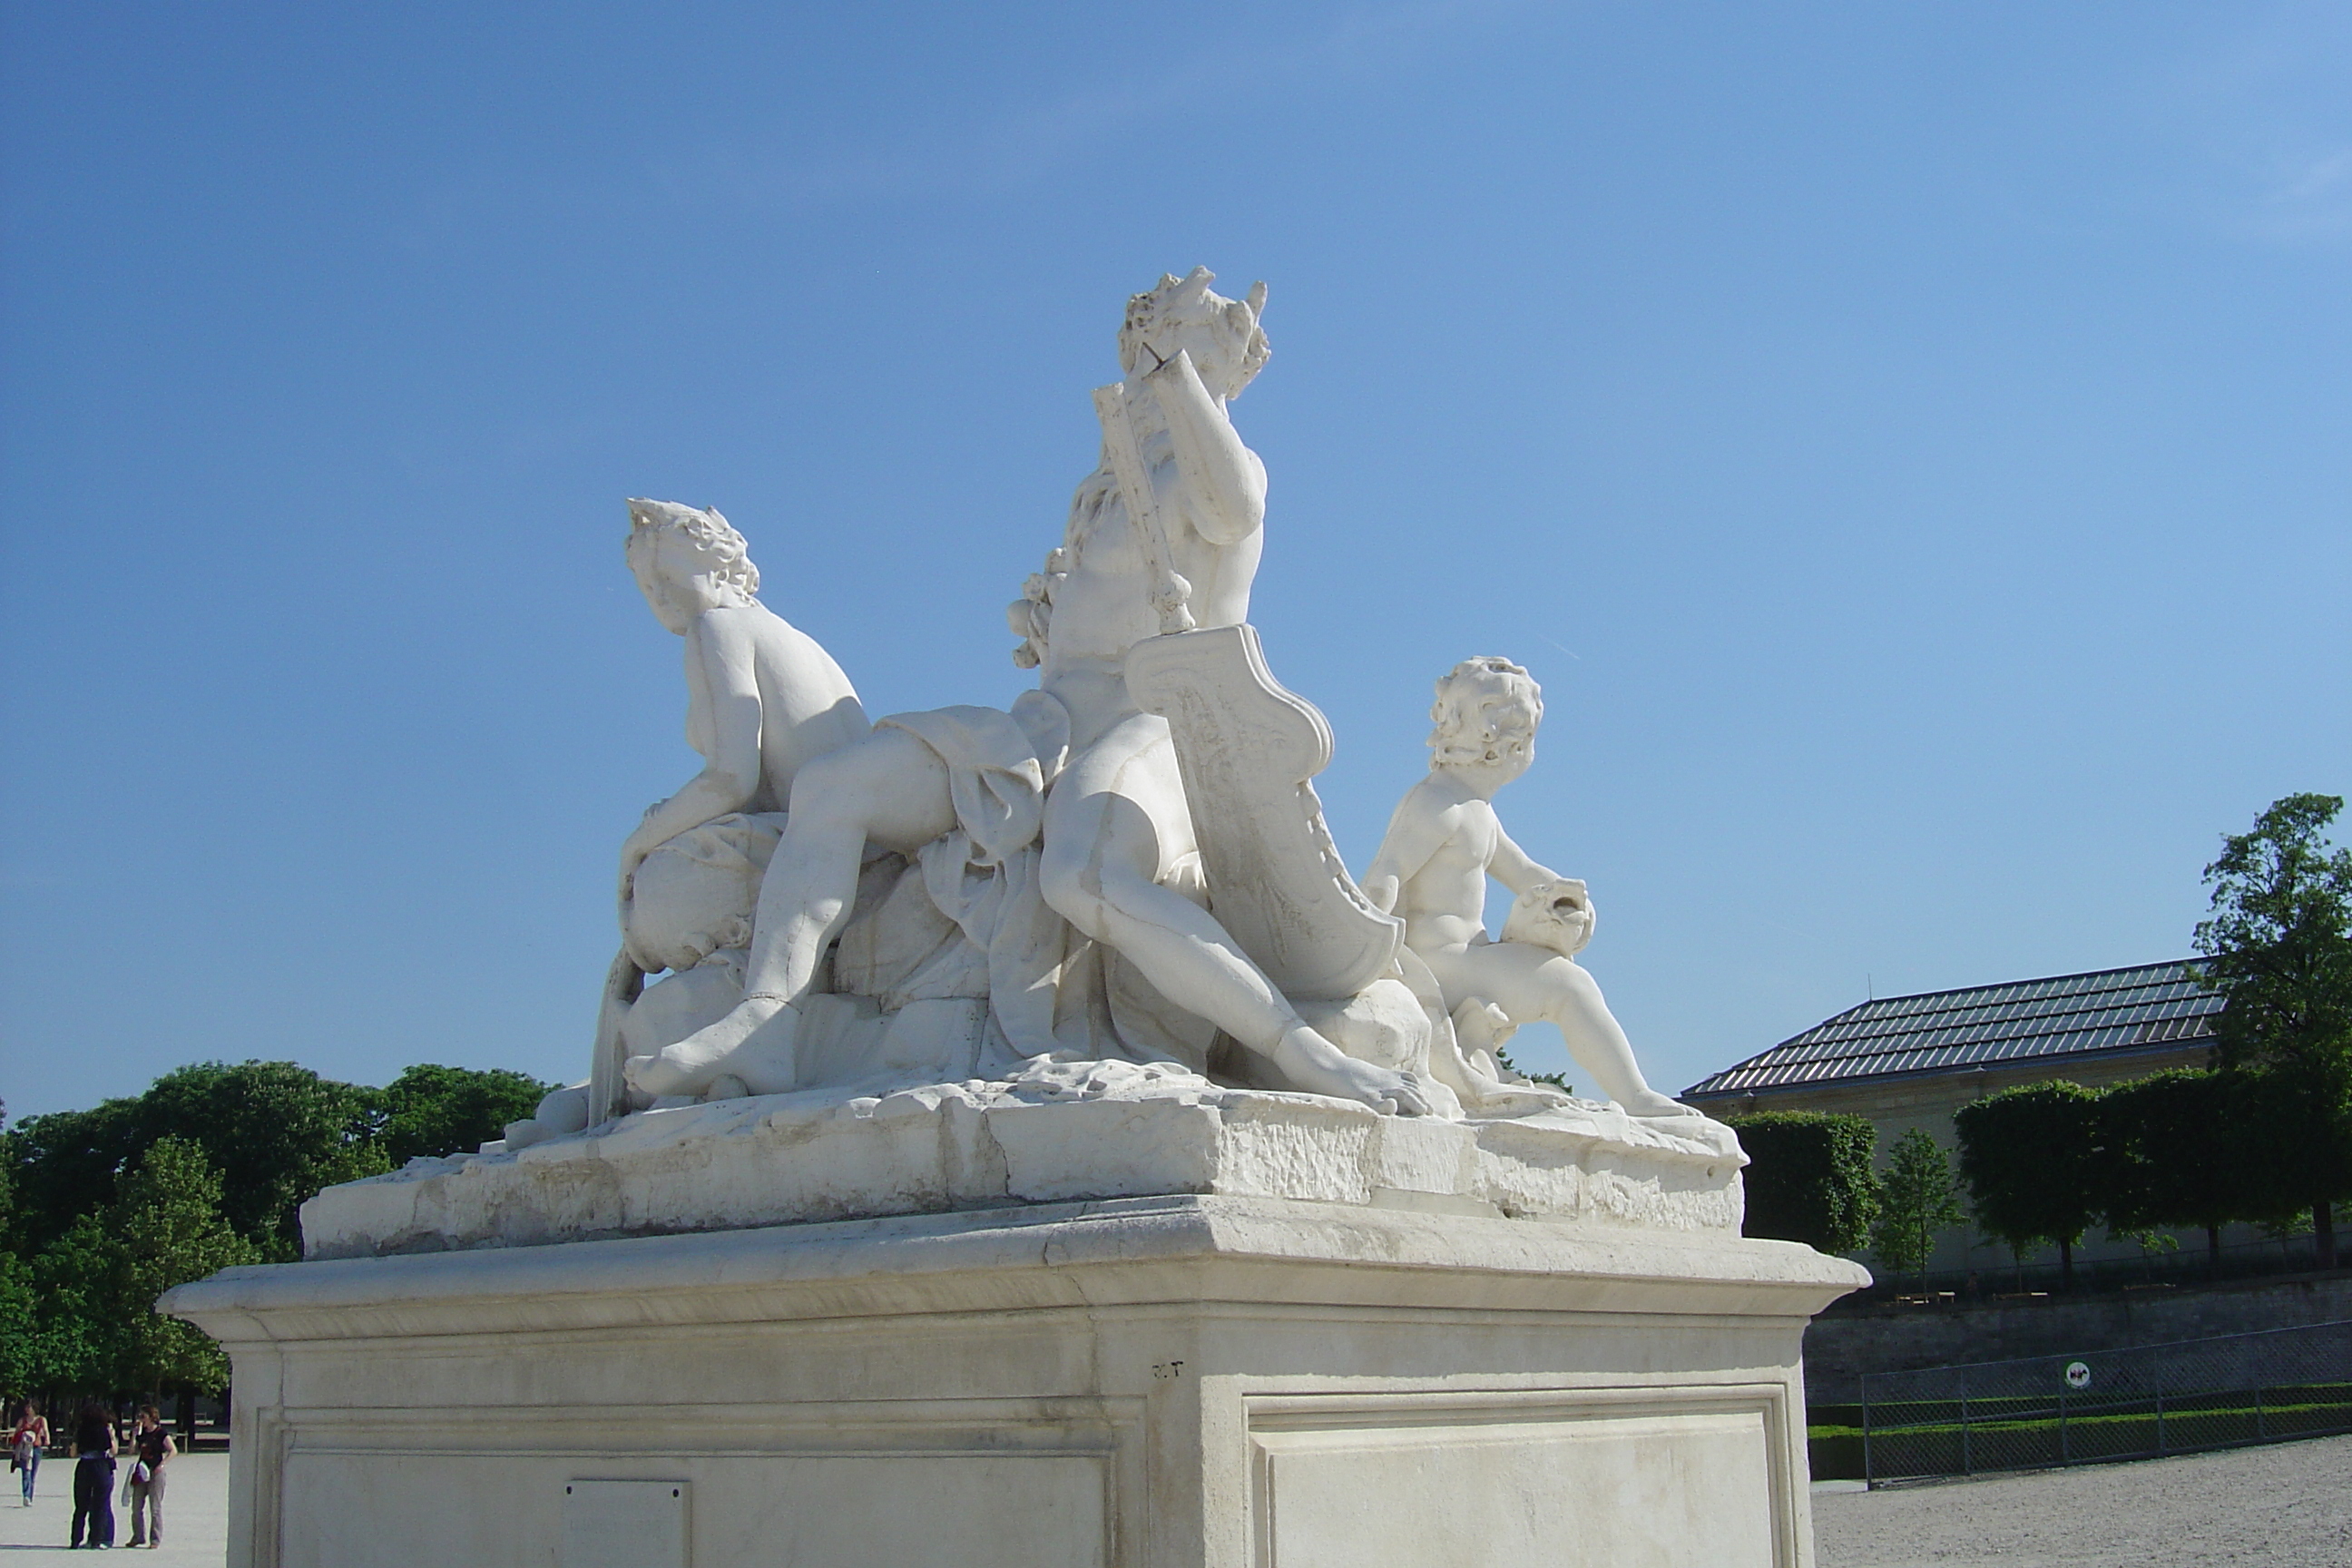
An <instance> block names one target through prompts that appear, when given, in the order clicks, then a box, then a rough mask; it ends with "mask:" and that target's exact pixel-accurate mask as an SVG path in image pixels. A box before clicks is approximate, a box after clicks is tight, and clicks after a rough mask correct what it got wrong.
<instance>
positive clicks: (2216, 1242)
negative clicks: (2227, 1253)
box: [2205, 1225, 2221, 1279]
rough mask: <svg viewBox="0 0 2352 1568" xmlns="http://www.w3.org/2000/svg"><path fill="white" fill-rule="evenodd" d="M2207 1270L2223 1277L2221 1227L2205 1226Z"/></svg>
mask: <svg viewBox="0 0 2352 1568" xmlns="http://www.w3.org/2000/svg"><path fill="white" fill-rule="evenodd" d="M2205 1271H2206V1272H2207V1273H2209V1274H2210V1275H2212V1276H2213V1278H2214V1279H2220V1278H2221V1226H2218V1225H2209V1226H2206V1227H2205Z"/></svg>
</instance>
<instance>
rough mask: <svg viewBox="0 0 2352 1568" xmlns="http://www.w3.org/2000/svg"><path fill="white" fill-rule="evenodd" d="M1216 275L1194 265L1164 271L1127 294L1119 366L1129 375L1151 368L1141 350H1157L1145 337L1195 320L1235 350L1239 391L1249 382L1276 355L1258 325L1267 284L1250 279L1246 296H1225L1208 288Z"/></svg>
mask: <svg viewBox="0 0 2352 1568" xmlns="http://www.w3.org/2000/svg"><path fill="white" fill-rule="evenodd" d="M1216 276H1217V275H1216V274H1215V273H1213V272H1212V271H1210V270H1209V269H1208V268H1205V267H1195V268H1192V271H1191V272H1190V273H1189V274H1187V275H1186V276H1184V277H1182V278H1179V277H1177V276H1176V275H1175V274H1174V273H1172V272H1163V273H1161V274H1160V281H1159V283H1158V284H1157V285H1155V286H1154V287H1152V288H1150V289H1146V290H1144V291H1143V292H1142V293H1140V294H1135V295H1130V296H1129V299H1128V301H1127V320H1126V321H1124V322H1123V323H1121V324H1120V326H1119V329H1118V363H1119V368H1120V369H1122V370H1124V371H1126V372H1127V373H1128V374H1129V375H1133V374H1135V373H1136V372H1138V371H1139V370H1150V369H1151V368H1152V367H1151V366H1150V365H1149V364H1146V363H1143V361H1144V356H1145V354H1146V353H1147V352H1149V353H1152V354H1154V355H1156V354H1157V353H1158V352H1159V351H1157V350H1154V349H1150V347H1149V340H1150V338H1151V337H1152V336H1153V335H1154V334H1156V333H1158V332H1160V331H1163V330H1165V329H1166V328H1169V327H1171V326H1178V325H1181V324H1184V323H1186V322H1190V321H1199V322H1202V323H1205V324H1206V325H1208V326H1209V327H1211V328H1212V329H1213V331H1215V332H1216V333H1217V335H1218V336H1219V337H1221V338H1222V339H1223V340H1224V342H1225V345H1226V347H1227V349H1228V351H1229V352H1230V353H1232V354H1233V363H1234V376H1235V381H1236V385H1235V389H1234V390H1235V395H1239V389H1240V387H1242V386H1245V385H1247V384H1249V382H1250V381H1251V379H1252V378H1253V377H1255V375H1256V374H1257V373H1258V372H1259V371H1262V370H1264V369H1265V362H1266V361H1267V360H1269V359H1271V358H1272V357H1273V356H1274V349H1273V347H1272V345H1270V344H1269V343H1268V342H1266V337H1265V329H1264V328H1263V327H1261V326H1259V325H1258V318H1259V317H1260V315H1261V314H1263V313H1264V311H1265V284H1263V283H1259V284H1255V285H1254V286H1253V287H1252V288H1251V289H1250V292H1249V298H1248V299H1246V300H1228V299H1226V298H1225V297H1224V296H1223V295H1222V294H1216V293H1213V292H1211V291H1210V289H1209V285H1210V284H1211V283H1213V282H1214V281H1215V280H1216Z"/></svg>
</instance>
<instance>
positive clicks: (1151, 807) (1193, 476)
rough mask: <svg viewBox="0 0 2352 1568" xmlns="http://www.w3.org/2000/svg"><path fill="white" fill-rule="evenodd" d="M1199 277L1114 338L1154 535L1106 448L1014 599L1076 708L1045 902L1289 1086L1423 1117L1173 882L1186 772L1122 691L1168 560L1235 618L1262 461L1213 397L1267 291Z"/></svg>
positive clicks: (1242, 356) (1238, 376) (1200, 620)
mask: <svg viewBox="0 0 2352 1568" xmlns="http://www.w3.org/2000/svg"><path fill="white" fill-rule="evenodd" d="M1211 281H1212V274H1211V273H1210V272H1209V270H1208V268H1194V270H1193V271H1192V274H1191V275H1190V276H1189V277H1187V278H1184V279H1181V280H1180V279H1176V278H1173V277H1166V278H1162V279H1160V285H1159V287H1158V288H1156V289H1152V290H1150V292H1149V293H1144V294H1139V295H1137V296H1135V297H1134V298H1133V299H1132V300H1129V301H1128V310H1127V321H1126V323H1125V325H1124V326H1123V327H1122V328H1121V330H1120V331H1119V336H1118V346H1119V363H1120V368H1121V369H1122V370H1123V371H1125V373H1126V387H1125V395H1124V397H1123V399H1122V400H1121V401H1122V402H1123V403H1124V405H1125V406H1126V408H1127V409H1128V411H1129V415H1130V416H1131V417H1132V419H1133V438H1134V441H1135V444H1136V447H1138V448H1139V456H1140V458H1141V464H1142V469H1143V479H1144V480H1145V482H1147V483H1149V484H1150V487H1151V489H1152V492H1153V495H1154V497H1155V499H1156V500H1157V502H1158V506H1157V510H1158V512H1159V514H1160V515H1159V520H1158V521H1159V523H1160V527H1159V528H1158V529H1157V530H1156V533H1157V534H1158V535H1159V537H1157V538H1150V537H1146V535H1145V531H1144V530H1143V529H1142V528H1140V527H1139V526H1138V521H1139V520H1137V519H1134V518H1132V517H1130V516H1129V510H1128V505H1127V501H1126V500H1125V498H1124V496H1123V495H1122V492H1121V487H1120V485H1119V481H1118V477H1117V474H1116V471H1115V468H1114V465H1113V461H1112V458H1111V451H1112V447H1111V445H1110V442H1109V441H1108V440H1107V442H1106V447H1105V455H1104V459H1103V461H1102V462H1101V464H1100V465H1099V466H1098V467H1097V468H1096V470H1095V472H1094V473H1093V474H1092V475H1090V476H1089V477H1088V478H1087V480H1086V482H1085V483H1083V484H1082V485H1080V486H1079V487H1078V493H1077V496H1076V500H1074V501H1073V502H1072V504H1071V512H1070V521H1069V524H1068V528H1067V530H1066V533H1065V536H1064V539H1063V543H1062V547H1061V548H1060V549H1059V550H1056V551H1055V552H1053V553H1052V554H1051V555H1049V556H1048V557H1047V559H1046V570H1045V574H1042V575H1041V577H1040V579H1039V580H1037V581H1036V582H1034V583H1033V584H1032V587H1031V589H1030V590H1029V593H1028V595H1027V596H1026V598H1024V601H1023V602H1022V603H1020V604H1016V605H1014V606H1013V620H1014V629H1015V630H1017V631H1020V632H1022V633H1024V636H1025V637H1027V639H1028V640H1027V642H1026V643H1024V648H1023V655H1025V656H1027V658H1030V659H1034V660H1035V661H1036V662H1038V663H1039V664H1040V665H1041V666H1042V668H1041V669H1040V671H1039V684H1040V686H1041V687H1042V689H1044V690H1045V692H1046V693H1047V694H1048V695H1050V696H1052V697H1053V698H1054V699H1055V700H1057V701H1058V702H1060V704H1061V705H1062V707H1063V708H1064V709H1065V710H1066V711H1067V712H1068V714H1069V717H1070V754H1069V761H1068V763H1066V765H1065V766H1064V768H1063V770H1062V773H1061V776H1060V777H1059V778H1058V779H1057V780H1056V781H1055V784H1054V787H1053V791H1052V793H1051V794H1050V795H1047V796H1046V799H1045V859H1044V866H1043V868H1042V878H1043V888H1044V892H1045V901H1046V902H1047V903H1048V904H1050V905H1051V906H1052V907H1053V908H1054V910H1055V911H1056V912H1057V913H1059V914H1060V915H1061V916H1062V917H1063V918H1064V919H1065V920H1066V921H1069V922H1070V923H1071V924H1072V925H1074V926H1076V928H1077V929H1078V930H1080V931H1084V932H1086V933H1087V935H1088V936H1091V937H1093V938H1095V939H1096V940H1097V941H1098V942H1104V943H1107V944H1108V945H1109V946H1111V947H1113V948H1116V949H1117V950H1118V952H1119V953H1120V954H1121V955H1122V956H1123V957H1124V958H1125V959H1126V960H1127V961H1128V962H1129V963H1132V964H1133V965H1134V966H1135V967H1136V968H1137V969H1138V970H1139V971H1140V972H1141V973H1142V974H1143V976H1144V978H1145V979H1147V980H1149V981H1150V983H1151V984H1152V985H1153V986H1154V987H1155V988H1156V989H1157V990H1158V991H1159V992H1160V994H1162V995H1164V996H1166V997H1167V998H1168V999H1169V1000H1170V1001H1171V1002H1173V1003H1175V1004H1176V1005H1179V1006H1181V1007H1182V1008H1184V1009H1185V1010H1186V1011H1188V1012H1190V1013H1192V1014H1193V1015H1194V1016H1197V1017H1201V1018H1204V1019H1207V1020H1208V1021H1209V1022H1211V1023H1213V1024H1214V1025H1216V1026H1218V1027H1219V1028H1221V1029H1223V1031H1224V1032H1225V1033H1226V1034H1228V1035H1230V1036H1232V1037H1234V1039H1236V1040H1238V1041H1240V1042H1241V1044H1242V1045H1244V1047H1248V1048H1249V1049H1250V1050H1252V1051H1254V1052H1255V1053H1257V1054H1258V1055H1259V1056H1262V1057H1265V1058H1267V1059H1269V1060H1271V1061H1272V1062H1273V1064H1274V1065H1275V1067H1276V1068H1277V1069H1278V1070H1279V1071H1280V1072H1281V1073H1282V1075H1283V1077H1284V1078H1285V1079H1287V1080H1288V1081H1289V1082H1291V1083H1293V1084H1295V1085H1297V1087H1298V1088H1301V1089H1308V1090H1312V1091H1314V1092H1316V1093H1320V1094H1330V1095H1336V1096H1340V1097H1343V1098H1347V1099H1351V1100H1363V1101H1365V1102H1367V1103H1369V1104H1372V1105H1375V1106H1379V1107H1381V1108H1382V1109H1384V1110H1404V1111H1409V1112H1413V1113H1416V1114H1418V1113H1424V1112H1426V1111H1428V1110H1429V1109H1430V1100H1429V1094H1428V1090H1427V1089H1426V1087H1425V1086H1424V1085H1423V1084H1422V1083H1420V1082H1419V1081H1418V1080H1416V1079H1414V1077H1413V1076H1412V1074H1410V1073H1402V1072H1397V1071H1393V1070H1391V1069H1389V1068H1380V1067H1376V1066H1373V1065H1372V1064H1370V1063H1368V1062H1362V1061H1358V1060H1356V1059H1355V1058H1351V1057H1349V1056H1348V1055H1347V1054H1346V1053H1345V1052H1343V1051H1341V1050H1340V1049H1339V1047H1337V1046H1335V1045H1333V1044H1332V1043H1331V1042H1330V1041H1329V1040H1328V1039H1326V1038H1324V1037H1322V1036H1321V1035H1319V1034H1318V1033H1317V1032H1316V1031H1315V1030H1314V1029H1312V1028H1310V1027H1308V1026H1307V1024H1306V1023H1305V1022H1304V1021H1303V1020H1301V1019H1300V1017H1299V1016H1298V1013H1297V1009H1296V1008H1295V1007H1293V1006H1292V1005H1290V1002H1289V1000H1288V999H1287V998H1286V997H1285V996H1284V995H1283V994H1282V993H1281V992H1280V991H1279V990H1277V989H1276V987H1275V985H1274V984H1273V983H1272V982H1270V981H1269V980H1268V979H1267V978H1266V976H1265V973H1264V972H1263V971H1262V970H1260V969H1259V967H1258V966H1257V965H1256V964H1255V963H1253V962H1252V961H1251V960H1250V958H1249V956H1248V955H1247V954H1246V953H1244V952H1242V950H1241V948H1240V946H1239V944H1237V943H1236V942H1234V939H1233V937H1232V936H1231V935H1230V934H1229V933H1228V932H1227V931H1226V930H1225V928H1224V927H1223V925H1221V924H1219V923H1218V921H1217V919H1216V917H1215V916H1214V915H1213V914H1211V913H1210V912H1209V911H1208V910H1206V909H1204V908H1202V905H1201V903H1200V902H1198V901H1196V896H1187V892H1186V891H1183V890H1180V887H1181V879H1184V878H1185V877H1186V874H1187V873H1188V872H1192V875H1191V878H1190V880H1191V882H1192V886H1193V887H1196V888H1197V886H1198V880H1199V879H1198V876H1197V872H1195V871H1193V868H1194V867H1196V866H1197V862H1198V856H1199V849H1198V847H1197V845H1196V843H1195V841H1194V838H1193V832H1192V812H1191V810H1190V808H1189V806H1188V805H1187V803H1186V801H1185V797H1184V785H1183V780H1182V777H1181V773H1179V771H1178V767H1177V762H1176V753H1175V749H1174V746H1173V745H1172V743H1171V741H1170V738H1169V731H1168V721H1166V720H1165V719H1163V718H1160V716H1159V715H1157V714H1152V713H1146V712H1144V711H1143V710H1141V709H1140V708H1139V707H1138V706H1137V704H1136V702H1135V700H1134V698H1133V697H1132V696H1130V695H1129V691H1128V689H1127V681H1126V676H1125V672H1124V668H1123V665H1124V661H1125V659H1126V656H1127V653H1128V650H1129V648H1131V647H1134V646H1135V645H1136V644H1137V643H1139V642H1141V641H1142V640H1144V639H1145V638H1147V637H1154V636H1157V635H1159V634H1160V632H1162V631H1163V630H1166V629H1167V624H1166V619H1165V612H1166V610H1167V608H1168V606H1167V605H1166V604H1165V603H1164V599H1165V596H1166V589H1167V588H1168V586H1169V584H1168V582H1167V579H1166V573H1167V572H1168V570H1169V569H1171V568H1172V570H1173V572H1174V574H1175V586H1176V587H1177V588H1178V590H1179V591H1180V592H1182V593H1184V594H1185V595H1186V597H1185V606H1184V607H1185V608H1186V609H1188V610H1189V612H1190V615H1191V618H1192V622H1193V624H1195V625H1197V626H1239V625H1242V624H1243V623H1244V622H1246V621H1247V620H1248V619H1249V600H1250V585H1251V583H1252V581H1253V579H1254V578H1255V576H1256V574H1257V563H1258V556H1259V552H1260V551H1261V550H1262V548H1263V545H1264V534H1263V528H1264V523H1265V465H1264V464H1262V463H1261V462H1259V461H1258V458H1257V454H1255V452H1252V451H1251V450H1250V449H1249V448H1248V447H1245V446H1244V445H1243V444H1242V439H1241V437H1240V435H1239V434H1238V433H1237V432H1236V431H1235V430H1234V426H1233V421H1232V419H1231V418H1230V417H1229V416H1227V414H1226V405H1227V404H1228V403H1229V402H1230V401H1231V400H1232V399H1234V397H1237V396H1239V395H1241V392H1242V389H1243V388H1244V387H1245V386H1247V385H1248V384H1249V383H1250V381H1251V380H1252V379H1253V378H1254V377H1255V376H1256V374H1257V373H1258V372H1259V370H1260V369H1262V368H1263V367H1264V366H1265V362H1266V359H1267V357H1268V354H1269V353H1270V351H1269V349H1268V347H1267V343H1266V338H1265V332H1264V331H1262V330H1261V329H1260V327H1259V325H1258V317H1259V313H1260V311H1261V310H1263V309H1264V306H1265V285H1264V284H1259V285H1257V286H1255V287H1254V288H1253V289H1251V290H1250V296H1249V298H1248V300H1245V301H1244V300H1224V299H1221V298H1219V297H1218V296H1217V295H1215V294H1213V293H1212V292H1210V290H1209V284H1210V282H1211ZM1106 435H1107V437H1111V438H1112V439H1123V438H1124V437H1125V435H1126V433H1125V432H1109V431H1107V432H1106ZM1163 552H1164V554H1163ZM1155 557H1158V558H1159V559H1157V560H1155ZM1019 657H1022V656H1020V655H1016V658H1019Z"/></svg>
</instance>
